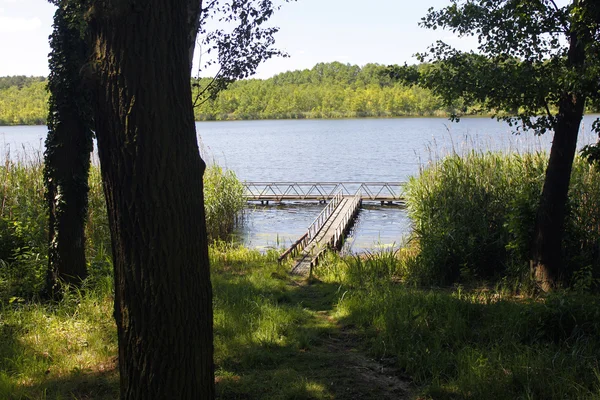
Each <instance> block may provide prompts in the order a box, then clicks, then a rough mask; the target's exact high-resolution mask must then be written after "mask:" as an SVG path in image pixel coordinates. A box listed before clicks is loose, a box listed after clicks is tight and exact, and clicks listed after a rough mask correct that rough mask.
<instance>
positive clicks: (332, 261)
mask: <svg viewBox="0 0 600 400" xmlns="http://www.w3.org/2000/svg"><path fill="white" fill-rule="evenodd" d="M411 257H412V254H410V251H409V250H401V251H399V252H396V253H395V257H391V253H390V252H385V253H382V254H377V253H375V254H371V255H369V256H368V257H366V258H356V257H354V258H351V259H348V260H345V261H342V260H339V259H336V258H334V257H332V258H328V259H326V260H325V262H324V263H322V264H321V265H319V267H318V268H317V269H316V270H315V274H316V276H317V278H319V279H322V280H323V282H324V283H325V284H335V285H339V292H340V293H342V295H341V296H340V297H339V300H338V302H337V308H336V312H335V316H336V319H338V320H339V321H340V323H342V324H345V325H348V326H357V327H359V329H361V331H362V332H363V333H364V335H365V343H364V346H365V348H367V349H369V350H370V351H371V353H372V356H373V357H376V358H379V357H382V358H385V359H388V360H389V359H393V360H395V363H396V366H397V367H398V368H400V369H401V370H403V371H405V372H406V373H407V374H409V375H410V376H411V378H412V379H413V380H414V382H415V383H416V384H417V385H419V386H420V389H419V391H420V392H421V397H419V398H435V399H459V398H460V399H462V398H474V399H480V398H481V399H483V398H485V399H515V398H536V399H537V398H539V399H551V398H552V399H554V398H561V399H580V398H598V396H600V380H599V379H598V377H599V372H600V369H599V367H598V366H599V365H600V364H599V363H600V358H599V356H598V355H599V354H600V340H599V338H600V319H599V317H600V301H599V299H598V296H596V295H589V294H588V295H582V294H576V293H573V292H563V293H555V294H553V295H551V296H549V297H547V298H545V299H535V298H515V297H513V296H512V295H510V294H506V292H505V291H504V290H490V289H485V288H484V289H470V290H466V289H464V288H463V287H461V286H458V287H456V288H454V289H451V290H448V289H444V290H432V289H416V288H414V287H410V286H407V285H405V284H400V283H397V282H398V279H399V278H402V277H403V276H404V274H405V273H406V270H405V268H406V267H407V266H409V265H410V262H411V261H410V260H411ZM351 270H355V271H360V274H356V273H353V272H352V273H351V272H350V271H351ZM382 271H395V272H393V273H392V277H391V278H390V275H389V274H388V273H382Z"/></svg>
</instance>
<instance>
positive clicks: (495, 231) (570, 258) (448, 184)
mask: <svg viewBox="0 0 600 400" xmlns="http://www.w3.org/2000/svg"><path fill="white" fill-rule="evenodd" d="M546 165H547V156H546V154H544V153H524V154H518V153H512V154H502V153H493V152H477V151H470V152H467V153H466V154H463V155H457V154H450V155H448V156H446V157H445V158H443V159H441V160H440V161H438V162H434V163H431V164H429V165H428V166H427V167H426V168H423V169H422V170H421V171H420V173H419V175H418V176H417V177H413V178H411V179H410V181H409V183H408V185H407V191H406V196H407V205H408V215H409V217H410V219H411V220H412V227H413V233H412V235H413V240H415V241H416V242H418V246H419V248H420V252H419V254H418V255H417V257H416V260H415V262H413V266H414V268H410V269H409V270H408V271H407V272H408V275H407V279H409V280H412V281H414V282H417V283H420V284H436V285H448V284H452V283H454V282H469V281H474V280H479V281H481V280H487V281H491V282H496V281H498V280H501V279H512V280H518V281H520V282H521V284H522V286H523V288H524V289H525V288H527V286H528V283H529V282H528V259H529V257H528V255H529V246H530V243H531V240H532V237H533V228H534V225H535V215H536V214H535V213H536V209H537V202H538V199H539V194H540V193H541V188H542V184H543V180H544V175H545V173H544V171H545V167H546ZM571 181H572V182H571V187H570V193H569V204H568V216H567V223H566V230H565V240H564V247H563V252H564V255H565V262H566V264H567V268H566V270H567V271H570V273H569V274H568V276H565V277H564V284H565V285H567V286H573V285H576V284H578V285H579V287H581V288H583V287H584V286H587V289H593V288H594V287H596V286H597V283H598V281H597V279H598V278H599V277H600V251H599V250H600V232H599V229H600V228H599V226H600V224H599V221H600V208H599V206H598V204H600V173H599V171H598V170H596V169H594V168H593V167H591V166H589V165H588V164H587V163H586V161H585V160H583V159H581V158H579V157H577V158H576V160H575V164H574V169H573V174H572V179H571Z"/></svg>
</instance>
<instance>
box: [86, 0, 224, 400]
mask: <svg viewBox="0 0 600 400" xmlns="http://www.w3.org/2000/svg"><path fill="white" fill-rule="evenodd" d="M196 2H197V0H196ZM93 3H94V4H93V8H92V9H90V14H89V18H90V28H91V34H92V40H93V41H92V42H93V43H94V46H95V48H94V52H95V65H94V67H93V69H94V70H95V73H96V79H97V80H98V85H97V90H98V92H97V95H96V98H97V110H96V135H97V138H98V152H99V156H100V162H101V167H102V178H103V183H104V190H105V194H106V201H107V208H108V213H109V223H110V229H111V239H112V248H113V260H114V268H115V319H116V322H117V330H118V341H119V368H120V374H121V398H122V399H144V400H147V399H210V398H213V397H214V371H213V344H212V343H213V334H212V292H211V284H210V274H209V261H208V245H207V237H206V225H205V216H204V198H203V184H202V175H203V172H204V169H205V164H204V162H203V161H202V159H201V158H200V155H199V149H198V144H197V141H196V131H195V124H194V116H193V110H192V99H191V84H190V70H189V40H190V39H189V29H188V25H189V22H188V21H189V15H188V12H189V9H190V7H189V4H188V1H186V0H172V1H161V0H149V1H146V2H136V1H127V0H123V1H119V2H117V1H114V0H112V1H111V0H98V1H94V2H93Z"/></svg>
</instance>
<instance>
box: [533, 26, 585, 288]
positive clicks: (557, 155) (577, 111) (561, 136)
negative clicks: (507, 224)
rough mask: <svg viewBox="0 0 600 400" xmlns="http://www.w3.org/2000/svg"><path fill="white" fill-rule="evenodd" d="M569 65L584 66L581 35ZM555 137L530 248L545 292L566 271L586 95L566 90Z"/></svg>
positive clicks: (573, 40)
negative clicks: (566, 246)
mask: <svg viewBox="0 0 600 400" xmlns="http://www.w3.org/2000/svg"><path fill="white" fill-rule="evenodd" d="M569 39H570V43H569V51H568V55H567V66H568V67H569V68H571V70H572V71H573V72H575V73H577V71H578V70H579V69H580V68H582V67H583V65H584V62H585V52H584V49H583V46H582V44H581V42H580V41H579V38H578V35H577V33H576V32H575V31H573V32H572V33H571V35H570V38H569ZM558 106H559V109H558V115H557V116H556V123H555V128H554V140H553V141H552V147H551V148H550V159H549V161H548V167H547V169H546V177H545V180H544V187H543V189H542V195H541V197H540V204H539V208H538V212H537V219H536V226H535V231H534V232H535V233H534V237H533V245H532V251H531V261H530V268H531V273H532V276H533V278H534V280H535V281H536V283H537V284H538V286H539V287H540V288H541V289H542V290H543V291H545V292H547V291H550V290H552V289H553V288H554V287H555V286H556V285H557V284H558V283H559V282H560V281H561V280H562V279H563V278H564V275H565V272H566V271H565V270H564V263H563V254H562V241H563V236H564V225H565V217H566V205H567V198H568V193H569V183H570V181H571V170H572V167H573V161H574V159H575V151H576V149H577V136H578V133H579V125H580V123H581V119H582V118H583V112H584V108H585V96H584V95H582V94H580V93H577V92H565V93H564V94H563V95H562V96H561V98H560V101H559V105H558Z"/></svg>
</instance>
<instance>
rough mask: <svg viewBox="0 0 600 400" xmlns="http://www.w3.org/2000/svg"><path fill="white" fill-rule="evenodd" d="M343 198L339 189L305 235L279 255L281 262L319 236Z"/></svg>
mask: <svg viewBox="0 0 600 400" xmlns="http://www.w3.org/2000/svg"><path fill="white" fill-rule="evenodd" d="M343 198H344V195H343V193H342V191H341V190H339V191H338V193H337V194H335V195H334V196H333V198H332V199H331V201H330V202H329V203H327V205H326V206H325V208H323V210H321V212H320V213H319V215H318V216H317V218H315V220H314V221H313V222H312V224H310V226H309V227H308V230H307V231H306V233H305V234H304V235H302V236H301V237H300V239H298V240H296V241H295V242H294V243H293V244H292V245H291V246H290V247H289V248H288V249H287V250H286V251H284V252H283V253H282V254H281V255H280V256H279V258H278V261H279V262H281V261H283V260H284V259H285V258H286V257H288V256H290V255H291V256H294V255H296V254H298V253H299V252H300V251H302V250H303V249H304V248H305V247H306V246H307V245H308V243H310V241H311V240H313V239H314V238H315V237H316V236H317V234H318V233H319V231H320V230H321V228H322V227H323V225H325V222H327V220H328V219H329V217H331V214H332V213H333V211H334V210H335V209H336V207H337V206H338V204H340V202H341V201H342V199H343Z"/></svg>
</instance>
